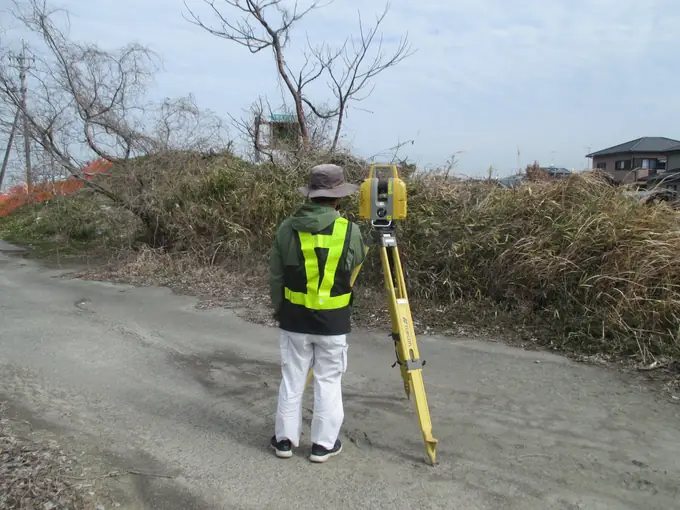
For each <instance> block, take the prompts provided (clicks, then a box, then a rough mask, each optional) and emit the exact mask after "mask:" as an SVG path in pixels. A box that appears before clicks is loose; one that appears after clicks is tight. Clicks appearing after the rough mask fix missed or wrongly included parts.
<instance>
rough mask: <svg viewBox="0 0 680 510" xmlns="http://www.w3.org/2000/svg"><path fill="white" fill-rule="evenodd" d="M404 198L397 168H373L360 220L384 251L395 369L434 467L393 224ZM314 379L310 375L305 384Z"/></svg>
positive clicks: (421, 363) (402, 215) (420, 369)
mask: <svg viewBox="0 0 680 510" xmlns="http://www.w3.org/2000/svg"><path fill="white" fill-rule="evenodd" d="M406 194H407V192H406V184H405V183H404V181H402V180H401V179H400V178H399V175H398V172H397V167H396V165H386V164H376V165H372V166H371V167H370V170H369V174H368V178H367V179H365V180H364V182H363V183H362V184H361V188H360V192H359V217H360V218H361V219H363V220H368V221H370V222H371V237H370V243H369V244H377V245H378V247H379V249H380V262H381V265H382V271H383V275H384V277H385V289H386V291H387V301H388V307H389V310H390V319H391V322H392V333H391V337H392V340H393V341H394V347H395V353H396V357H397V360H396V361H395V363H394V364H393V365H392V366H393V367H394V366H396V365H399V370H400V372H401V377H402V380H403V383H404V392H405V393H406V398H407V399H409V400H410V399H411V396H413V399H414V400H415V407H416V412H417V414H418V420H419V422H420V428H421V430H422V433H423V439H424V441H425V451H426V452H427V455H428V457H429V459H430V463H431V464H432V465H434V464H435V460H436V447H437V440H436V439H435V438H434V437H433V435H432V421H431V419H430V409H429V406H428V403H427V396H426V394H425V383H424V381H423V367H424V366H425V363H426V362H425V360H423V359H421V357H420V352H419V350H418V343H417V340H416V334H415V329H414V327H413V318H412V316H411V307H410V305H409V301H408V294H407V291H406V282H405V279H404V271H403V268H402V265H401V260H400V258H399V249H398V246H397V236H396V224H395V223H394V222H395V221H396V220H403V219H405V218H406V209H407V204H406ZM354 278H356V273H355V274H354ZM352 283H353V282H352ZM311 378H312V371H311V370H310V372H309V377H308V379H307V384H309V382H310V381H311Z"/></svg>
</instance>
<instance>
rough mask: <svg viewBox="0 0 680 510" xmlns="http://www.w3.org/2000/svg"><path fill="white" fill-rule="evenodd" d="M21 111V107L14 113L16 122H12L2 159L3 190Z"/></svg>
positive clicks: (0, 173)
mask: <svg viewBox="0 0 680 510" xmlns="http://www.w3.org/2000/svg"><path fill="white" fill-rule="evenodd" d="M20 113H21V108H17V113H16V114H15V115H14V122H12V129H11V130H10V132H9V140H7V150H5V157H4V158H3V159H2V168H0V190H2V183H3V182H4V180H5V172H6V171H7V164H8V163H9V153H10V152H11V151H12V144H13V143H14V133H16V131H17V125H18V124H19V114H20Z"/></svg>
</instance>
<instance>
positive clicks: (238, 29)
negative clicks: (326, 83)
mask: <svg viewBox="0 0 680 510" xmlns="http://www.w3.org/2000/svg"><path fill="white" fill-rule="evenodd" d="M202 1H203V3H205V4H206V5H208V6H209V8H210V11H211V12H212V14H213V16H215V17H216V18H217V25H218V26H217V27H212V26H209V25H207V24H205V23H204V22H203V21H202V20H201V18H200V16H198V15H197V14H196V13H195V12H194V11H192V10H191V9H190V8H189V7H188V6H187V4H186V1H185V2H184V5H185V7H186V9H187V11H188V13H189V18H186V19H187V20H188V21H189V22H191V23H193V24H194V25H197V26H199V27H201V28H203V29H204V30H206V31H208V32H209V33H211V34H213V35H216V36H218V37H221V38H223V39H227V40H229V41H233V42H235V43H238V44H240V45H242V46H245V47H246V48H248V49H249V50H250V52H251V53H258V52H260V51H262V50H264V49H267V48H270V49H271V51H272V53H273V55H274V61H275V63H276V69H277V72H278V74H279V76H280V77H281V79H282V80H283V82H284V84H285V86H286V88H287V89H288V92H289V93H290V95H291V97H292V98H293V101H294V103H295V113H296V116H297V120H298V124H299V126H300V136H301V141H302V144H303V146H307V145H308V143H309V131H308V129H307V121H306V118H305V111H304V101H303V99H302V89H303V88H304V86H305V85H306V84H307V83H309V82H310V81H311V79H316V78H311V76H314V74H315V72H316V71H312V72H311V73H310V74H303V73H304V71H303V70H301V71H300V73H299V74H298V73H293V72H292V70H291V69H290V68H289V67H288V64H287V62H286V59H285V55H284V48H285V46H286V44H287V43H288V41H289V40H290V31H291V29H292V27H293V26H294V25H295V24H296V23H297V22H298V21H300V20H301V19H302V18H304V17H305V16H306V15H307V14H308V13H309V12H311V11H312V10H314V9H318V8H320V7H321V3H320V0H313V1H312V2H311V4H310V5H309V7H307V8H306V9H303V10H301V11H298V4H297V2H295V5H294V7H293V9H292V12H291V11H290V10H289V9H286V8H285V7H284V5H283V2H282V0H222V2H221V3H222V4H225V5H226V6H227V8H229V7H230V8H231V10H232V11H234V13H235V14H234V16H233V17H232V16H227V15H226V14H225V13H224V12H223V11H222V10H221V9H220V8H218V7H216V5H215V4H216V2H215V0H202ZM270 10H273V11H274V14H273V16H272V17H274V18H277V19H278V23H276V24H275V23H274V22H272V21H271V19H272V17H270V16H268V14H267V13H268V11H270ZM239 16H240V18H239ZM237 18H238V19H237ZM303 69H304V67H303ZM296 74H297V79H296ZM318 76H320V73H319V74H318V75H317V76H316V77H317V78H318ZM310 78H311V79H310Z"/></svg>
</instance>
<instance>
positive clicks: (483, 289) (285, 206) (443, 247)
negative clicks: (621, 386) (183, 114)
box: [0, 154, 680, 363]
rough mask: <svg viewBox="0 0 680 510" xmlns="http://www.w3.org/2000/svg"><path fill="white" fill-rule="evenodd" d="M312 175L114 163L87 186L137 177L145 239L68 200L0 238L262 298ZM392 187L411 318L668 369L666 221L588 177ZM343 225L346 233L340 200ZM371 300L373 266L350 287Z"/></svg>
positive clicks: (671, 296) (428, 178) (434, 178)
mask: <svg viewBox="0 0 680 510" xmlns="http://www.w3.org/2000/svg"><path fill="white" fill-rule="evenodd" d="M353 161H354V160H353ZM313 163H314V161H312V160H310V161H308V162H307V163H306V164H304V165H301V166H299V167H297V168H281V167H275V166H273V165H271V164H264V165H261V166H254V165H251V164H248V163H246V162H244V161H243V160H240V159H239V158H237V157H235V156H231V155H221V156H219V155H218V156H213V157H211V158H207V159H205V158H201V157H200V156H198V155H191V154H185V155H184V157H180V156H179V155H177V154H174V155H171V156H166V157H163V156H159V157H158V158H146V159H144V160H141V161H140V162H139V164H136V163H135V162H134V161H130V162H128V163H127V164H126V165H124V166H121V167H118V168H116V167H114V168H113V170H112V172H111V176H98V177H97V180H101V181H102V185H106V186H107V187H109V188H110V189H112V190H114V191H115V192H116V193H117V194H118V195H121V196H123V195H125V194H126V193H131V191H130V190H129V183H130V182H135V181H136V180H137V176H139V175H144V176H146V178H147V179H150V180H151V181H153V185H152V186H149V188H150V189H153V190H154V191H153V193H148V194H139V195H136V196H134V197H133V196H132V195H131V196H130V197H129V198H130V199H131V200H132V199H134V200H135V201H136V202H137V203H138V204H143V207H144V209H145V210H146V211H148V213H149V214H150V215H151V216H152V217H153V221H152V225H153V228H152V229H150V228H149V227H148V225H146V224H145V223H144V222H143V221H140V220H139V219H138V218H137V217H136V216H135V215H134V214H132V213H130V212H129V211H125V210H122V209H121V208H116V207H114V206H113V205H112V204H110V203H107V199H106V198H104V197H102V196H101V195H99V194H96V193H92V192H89V191H87V190H83V191H81V192H79V193H78V194H76V195H75V196H69V197H60V198H58V199H55V200H51V201H48V202H47V203H45V204H43V205H29V206H24V207H23V208H21V209H20V210H18V211H17V212H16V213H14V214H12V215H10V216H8V217H6V218H4V219H3V220H2V221H1V222H0V235H2V237H3V238H5V239H7V240H10V241H15V242H19V243H22V244H24V243H27V242H30V243H33V244H35V245H36V246H37V247H38V249H39V250H40V251H41V252H43V253H54V250H56V249H57V248H59V249H60V250H62V252H63V253H68V252H69V250H71V251H72V252H74V253H81V254H82V252H83V250H86V251H87V252H88V253H90V254H96V253H100V254H101V253H106V254H107V256H111V255H116V256H117V258H118V259H119V260H121V261H122V260H125V261H128V262H129V260H130V255H131V254H132V255H134V254H135V253H143V254H144V256H148V253H149V250H150V249H151V250H154V253H156V254H157V255H158V256H159V257H165V258H166V259H167V260H170V259H175V260H178V259H182V260H184V261H187V260H190V261H191V264H193V265H195V266H196V267H203V268H220V269H221V270H224V271H226V272H228V273H230V274H238V273H241V272H248V273H250V274H258V275H260V277H261V278H262V283H263V284H264V278H265V274H266V272H265V270H266V267H265V265H266V260H267V255H268V252H269V247H270V245H271V242H272V238H273V235H274V232H275V229H276V226H277V224H278V223H279V222H280V221H281V219H283V218H284V217H285V216H286V215H288V214H290V213H291V212H292V211H294V209H295V208H296V207H297V206H298V205H299V204H300V200H301V197H300V196H299V195H298V194H297V192H296V191H295V188H296V187H297V186H299V185H300V184H302V183H303V182H304V179H305V176H306V169H307V168H308V167H309V166H310V165H312V164H313ZM352 165H356V166H354V167H353V166H352ZM365 168H366V167H365V166H362V165H357V164H356V162H350V163H349V165H348V169H349V172H348V173H350V174H351V175H352V176H353V180H354V181H355V182H358V181H359V180H360V179H361V178H362V172H363V171H364V170H365ZM406 180H407V183H408V190H409V202H408V205H409V210H408V212H409V215H408V218H407V220H406V221H404V222H403V224H402V225H401V226H400V234H399V235H400V240H401V246H402V252H403V261H404V264H405V266H406V270H407V278H408V286H409V290H410V295H411V297H412V298H413V300H414V302H415V306H416V310H418V311H420V312H423V313H424V317H425V318H426V320H427V321H428V322H430V323H431V324H432V325H433V326H436V327H437V328H438V329H451V328H454V327H455V326H456V325H457V324H460V322H461V321H463V322H466V321H467V322H469V323H473V324H477V325H483V324H484V323H486V324H487V325H488V324H492V325H493V324H496V325H500V324H502V325H504V326H515V327H520V328H528V329H529V330H531V331H532V332H533V333H532V335H533V336H534V338H535V341H536V342H537V343H540V344H545V345H550V346H552V347H554V348H557V349H560V350H568V351H575V352H580V353H583V354H587V355H593V354H604V355H609V356H613V357H631V356H633V357H636V358H637V359H639V360H641V361H643V362H645V363H651V362H653V361H655V360H657V361H659V360H660V361H661V362H663V361H670V360H673V359H676V358H677V357H678V355H679V354H680V349H679V347H680V341H679V339H678V334H679V332H678V324H679V322H678V318H679V317H680V286H679V285H678V281H677V275H678V274H680V261H678V258H677V257H676V256H675V254H676V253H677V252H678V250H680V229H679V228H678V227H679V226H680V223H679V221H678V215H677V213H675V212H674V211H673V210H672V209H671V208H670V207H669V206H667V205H665V204H663V203H661V204H655V205H644V204H641V203H639V202H638V201H636V200H633V199H631V198H630V197H629V196H627V195H625V193H624V192H623V190H622V189H621V188H618V187H616V186H612V185H611V184H610V183H608V182H607V181H605V180H603V179H601V178H600V177H598V176H597V175H595V174H591V173H585V174H580V175H574V176H572V177H571V178H569V179H566V180H563V181H552V182H550V181H542V180H535V181H533V182H530V183H527V184H525V185H522V186H519V187H517V188H514V189H505V188H502V187H499V186H497V185H496V184H495V183H494V182H493V181H488V180H479V181H467V180H466V181H463V180H458V179H453V178H450V177H445V176H442V175H441V174H436V173H434V174H432V173H417V172H416V173H413V174H411V175H409V176H408V177H406ZM126 189H127V191H126ZM343 209H344V212H345V214H347V215H348V216H349V217H351V218H354V219H356V217H355V216H354V215H355V212H356V210H357V203H356V197H353V198H352V199H350V200H348V201H347V202H346V203H345V204H343ZM364 228H365V225H364ZM366 234H368V232H367V231H366ZM153 267H154V268H155V269H154V271H155V270H157V266H153ZM178 267H179V266H178ZM181 267H183V268H184V269H182V272H184V271H186V266H181ZM176 276H177V277H181V276H182V275H181V274H177V275H176ZM232 284H233V282H232ZM382 285H383V281H382V274H381V272H380V266H379V261H378V258H377V253H376V252H375V251H373V252H372V253H371V255H370V256H369V261H368V263H367V264H366V265H365V267H364V269H363V271H362V275H361V277H360V286H361V287H362V289H364V290H366V289H372V290H374V291H376V292H381V291H382V288H383V287H382ZM262 292H266V289H265V288H264V287H262ZM364 304H366V303H365V302H363V303H362V302H361V301H360V305H359V306H363V305H364ZM367 309H368V310H371V311H375V310H373V305H368V306H367ZM474 310H477V312H474ZM475 316H476V317H475Z"/></svg>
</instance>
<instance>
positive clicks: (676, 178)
mask: <svg viewBox="0 0 680 510" xmlns="http://www.w3.org/2000/svg"><path fill="white" fill-rule="evenodd" d="M646 188H647V189H650V190H651V189H654V188H657V189H659V188H663V189H666V190H668V191H670V192H673V193H675V194H677V193H678V192H680V144H677V145H675V146H673V147H671V148H670V149H668V150H667V151H666V169H665V170H664V171H662V172H655V173H653V174H652V173H650V175H649V176H647V178H646Z"/></svg>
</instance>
